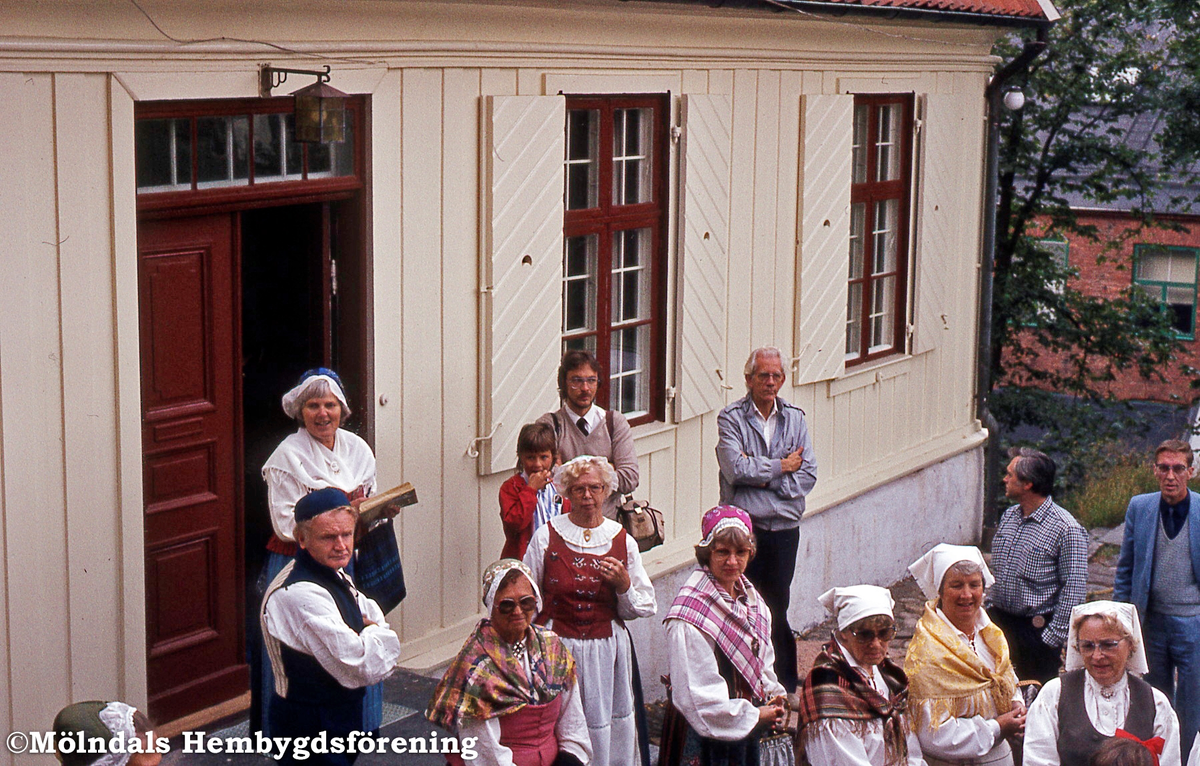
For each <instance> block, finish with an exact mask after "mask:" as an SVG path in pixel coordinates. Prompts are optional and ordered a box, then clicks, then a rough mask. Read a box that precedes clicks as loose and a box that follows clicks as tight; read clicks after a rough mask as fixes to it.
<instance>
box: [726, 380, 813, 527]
mask: <svg viewBox="0 0 1200 766" xmlns="http://www.w3.org/2000/svg"><path fill="white" fill-rule="evenodd" d="M775 402H776V405H775V406H776V408H777V409H778V411H779V415H780V420H779V423H778V424H777V425H776V426H775V434H774V438H772V440H771V444H770V445H768V444H767V439H766V436H765V435H764V434H763V430H762V427H761V425H760V422H759V420H758V418H757V417H756V416H755V412H754V401H753V400H752V399H751V398H750V395H749V394H747V395H746V396H744V397H742V398H741V399H738V400H737V401H736V402H734V403H733V404H731V405H729V406H728V407H726V408H725V409H723V410H721V414H720V415H718V416H717V433H718V436H717V462H718V463H720V465H721V502H722V503H723V504H725V505H736V506H737V507H738V508H741V509H743V510H744V511H746V512H747V513H749V514H750V517H751V518H752V519H753V520H754V526H756V527H759V528H761V529H766V530H770V531H778V530H781V529H793V528H795V527H798V526H800V518H801V517H802V516H803V515H804V496H805V495H807V494H808V493H809V492H810V491H812V488H813V485H815V484H816V483H817V456H816V455H814V454H813V448H812V439H811V438H810V437H809V435H808V424H807V423H805V422H804V411H803V410H801V409H800V408H799V407H796V406H794V405H791V404H788V403H787V402H785V401H784V400H783V399H781V398H778V397H776V399H775ZM799 447H802V448H803V449H804V453H803V459H804V464H803V465H801V466H800V469H799V470H797V471H794V472H793V473H784V472H783V466H782V464H781V462H780V461H781V459H782V458H785V457H787V456H788V455H789V454H791V453H792V452H795V451H796V449H797V448H799Z"/></svg>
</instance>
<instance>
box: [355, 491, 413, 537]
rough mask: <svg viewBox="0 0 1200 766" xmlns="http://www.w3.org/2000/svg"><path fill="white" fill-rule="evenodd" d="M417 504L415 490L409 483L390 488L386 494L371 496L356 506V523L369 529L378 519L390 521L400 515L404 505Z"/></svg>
mask: <svg viewBox="0 0 1200 766" xmlns="http://www.w3.org/2000/svg"><path fill="white" fill-rule="evenodd" d="M416 502H417V490H416V489H414V488H413V485H412V484H410V483H409V482H407V481H406V482H404V483H403V484H401V485H400V486H398V487H392V488H391V489H389V490H388V491H387V492H380V493H379V494H378V495H372V496H371V497H368V498H367V499H366V500H363V501H362V503H360V504H359V506H358V521H359V523H360V524H362V525H363V526H364V527H370V526H371V525H372V524H374V523H375V522H376V521H379V520H380V519H390V518H392V517H394V516H395V515H396V514H398V513H400V509H401V508H403V507H405V506H406V505H414V504H415V503H416Z"/></svg>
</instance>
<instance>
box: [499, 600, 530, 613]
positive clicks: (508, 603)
mask: <svg viewBox="0 0 1200 766" xmlns="http://www.w3.org/2000/svg"><path fill="white" fill-rule="evenodd" d="M518 606H519V607H521V611H522V612H526V613H530V612H533V611H534V610H536V609H537V599H536V598H534V597H533V596H526V597H525V598H523V599H521V600H520V601H517V600H516V599H511V598H502V599H500V601H499V602H497V604H496V611H498V612H500V614H512V613H513V612H515V611H517V607H518Z"/></svg>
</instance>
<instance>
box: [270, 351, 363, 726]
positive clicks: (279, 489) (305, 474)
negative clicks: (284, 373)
mask: <svg viewBox="0 0 1200 766" xmlns="http://www.w3.org/2000/svg"><path fill="white" fill-rule="evenodd" d="M282 403H283V411H284V412H285V413H286V414H287V416H288V417H289V418H292V419H293V420H295V421H296V423H297V424H298V426H299V427H298V428H297V429H296V432H295V433H293V434H291V435H290V436H288V437H287V438H286V439H284V440H283V441H282V442H280V444H279V446H278V447H276V448H275V451H274V452H272V453H271V456H270V457H269V458H267V462H266V464H265V465H263V468H262V476H263V480H264V481H266V483H267V506H268V509H269V511H270V514H271V527H272V529H273V530H274V534H272V535H271V539H270V540H268V541H267V559H266V562H265V563H264V564H263V571H262V574H261V576H260V577H259V580H258V583H259V591H260V592H265V591H266V589H267V587H268V586H269V585H270V584H271V581H272V580H274V579H275V577H276V576H277V575H278V574H279V573H280V572H281V571H282V570H283V568H284V567H285V566H287V564H288V562H289V561H291V560H292V559H293V558H295V556H296V539H295V529H296V503H297V502H298V501H299V500H300V498H302V497H304V496H305V495H307V494H309V493H310V492H315V491H316V490H318V489H326V488H329V487H333V488H335V489H340V490H342V491H343V492H345V493H346V494H347V495H348V496H349V497H350V504H351V505H352V506H353V507H355V508H358V506H359V504H360V503H361V502H362V501H363V499H364V498H366V497H368V496H369V495H370V494H371V493H372V492H374V491H375V455H374V453H372V452H371V448H370V446H368V445H367V443H366V442H365V441H363V440H362V439H361V438H360V437H359V436H357V435H356V434H353V433H351V432H350V431H347V430H345V429H344V428H342V427H341V426H342V424H343V423H344V422H345V421H346V418H348V417H350V405H349V404H348V403H347V402H346V393H345V389H344V387H343V386H342V381H341V378H339V377H338V375H337V373H336V372H334V371H333V370H330V369H327V368H325V367H317V368H316V369H312V370H308V371H306V372H305V373H304V374H303V375H301V376H300V382H299V383H297V384H296V386H295V387H294V388H292V390H290V391H288V392H287V393H286V394H284V395H283V401H282ZM347 571H349V572H350V573H351V574H352V575H353V573H354V567H353V564H352V565H351V566H349V567H347ZM260 655H261V656H260V657H258V658H257V659H258V661H259V662H260V663H261V665H260V667H261V668H262V671H261V678H262V682H261V683H260V684H258V687H257V688H256V689H255V690H254V691H255V692H257V696H258V698H259V699H260V700H261V702H260V705H261V708H262V714H261V730H262V732H263V733H264V734H266V735H268V736H269V735H270V730H269V726H268V723H267V722H268V720H269V718H268V711H267V707H268V704H269V701H270V699H271V690H272V689H273V688H274V685H275V681H274V676H273V674H272V672H271V663H270V661H269V660H268V659H267V657H266V649H265V648H264V649H263V650H262V652H261V653H260ZM367 698H368V702H367V707H365V708H364V712H365V713H366V714H367V716H366V719H365V724H366V730H367V731H373V730H375V729H377V728H379V726H380V725H381V724H382V718H381V716H382V712H380V711H382V709H383V707H382V702H383V689H382V687H381V686H379V685H374V686H371V687H369V688H368V689H367Z"/></svg>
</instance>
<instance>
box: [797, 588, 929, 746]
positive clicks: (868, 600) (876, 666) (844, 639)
mask: <svg viewBox="0 0 1200 766" xmlns="http://www.w3.org/2000/svg"><path fill="white" fill-rule="evenodd" d="M820 601H821V604H822V605H824V606H825V608H826V609H828V610H829V612H830V614H832V615H833V616H834V617H835V618H836V620H837V631H835V632H834V634H833V640H831V641H830V642H829V643H827V644H825V645H824V646H823V647H822V648H821V653H820V654H819V655H817V659H816V661H815V662H814V663H813V668H812V670H811V671H809V674H808V677H807V678H805V679H804V686H803V687H802V688H801V690H800V726H801V730H800V745H801V747H802V748H803V754H804V759H805V761H806V762H807V763H810V764H812V766H835V765H836V766H919V765H920V764H923V763H924V761H923V760H922V758H921V743H920V742H918V741H917V738H916V736H914V735H913V733H912V730H911V727H910V726H909V723H908V677H907V676H906V675H905V674H904V671H903V670H901V669H900V667H899V666H897V665H896V664H895V663H894V662H892V661H891V660H890V659H888V656H887V650H888V642H889V641H891V640H892V637H893V636H895V635H896V620H895V617H894V616H893V614H892V609H893V607H894V606H895V602H894V601H893V600H892V594H891V593H889V592H888V590H887V588H880V587H877V586H875V585H853V586H850V587H848V588H832V589H830V590H828V591H826V592H825V593H823V594H821V598H820Z"/></svg>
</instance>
